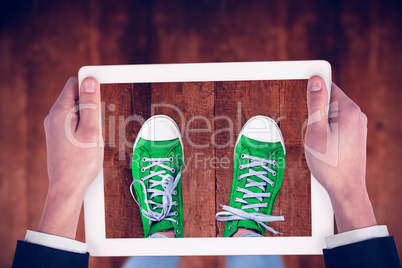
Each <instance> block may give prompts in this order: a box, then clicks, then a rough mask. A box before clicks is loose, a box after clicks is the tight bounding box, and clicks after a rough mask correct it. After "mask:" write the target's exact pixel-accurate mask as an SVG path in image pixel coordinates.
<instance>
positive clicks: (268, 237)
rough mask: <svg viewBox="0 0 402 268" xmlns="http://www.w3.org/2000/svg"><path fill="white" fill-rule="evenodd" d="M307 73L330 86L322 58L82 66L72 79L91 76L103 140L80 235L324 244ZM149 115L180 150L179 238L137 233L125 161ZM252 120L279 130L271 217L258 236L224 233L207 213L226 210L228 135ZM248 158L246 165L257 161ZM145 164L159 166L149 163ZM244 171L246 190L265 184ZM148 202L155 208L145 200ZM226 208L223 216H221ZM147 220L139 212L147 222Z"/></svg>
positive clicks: (209, 246) (251, 247)
mask: <svg viewBox="0 0 402 268" xmlns="http://www.w3.org/2000/svg"><path fill="white" fill-rule="evenodd" d="M313 75H319V76H321V77H322V78H323V79H324V81H325V83H326V86H327V88H328V90H330V88H331V87H330V86H331V66H330V64H329V63H328V62H326V61H282V62H241V63H200V64H151V65H112V66H85V67H82V68H81V69H80V70H79V74H78V77H79V84H81V82H82V80H83V79H84V78H86V77H94V78H95V79H96V80H97V81H98V82H99V84H100V92H101V109H100V115H101V116H100V121H101V126H102V127H101V131H102V135H103V139H104V145H105V148H104V152H105V157H104V163H103V168H102V170H101V171H100V173H99V174H98V176H97V177H96V179H95V180H94V181H93V183H92V184H91V185H90V186H89V188H88V190H87V192H86V195H85V200H84V213H85V239H86V243H87V245H88V251H89V252H90V254H91V255H92V256H172V255H180V256H184V255H267V254H270V255H286V254H292V255H293V254H322V249H323V248H325V247H326V246H325V240H324V238H325V237H326V236H330V235H333V233H334V217H333V211H332V207H331V203H330V200H329V197H328V194H327V192H326V191H325V189H324V188H323V187H322V186H321V185H320V184H319V183H318V182H317V181H316V179H315V178H314V177H313V176H312V175H311V173H310V171H309V169H308V167H307V164H306V159H305V155H304V146H303V134H304V131H305V126H306V122H307V121H306V120H307V101H306V90H307V81H308V79H309V78H310V77H311V76H313ZM329 95H330V94H328V96H329ZM150 118H152V119H154V118H159V119H160V120H161V118H162V119H166V122H167V121H169V122H171V123H172V124H170V123H167V124H170V126H172V125H175V129H176V130H174V131H176V132H175V133H176V134H177V136H180V142H181V146H182V150H183V152H184V154H183V155H182V165H181V174H180V176H179V177H180V178H179V180H180V181H179V183H180V185H181V191H180V192H181V193H180V194H181V197H182V202H180V203H182V204H179V205H180V206H181V209H182V211H181V212H180V217H181V221H182V228H181V229H180V230H181V232H180V236H183V237H178V238H148V237H147V238H144V236H146V234H147V233H148V234H149V230H146V229H144V227H143V224H142V218H141V217H142V216H141V214H142V213H144V212H143V211H141V210H140V207H139V205H138V204H137V202H136V200H135V199H141V197H140V196H137V195H141V194H140V193H138V192H134V191H130V190H133V189H131V188H132V187H133V186H132V184H133V181H135V180H136V179H137V180H138V179H139V178H135V176H137V175H133V174H139V173H138V170H136V169H138V167H136V165H135V164H134V163H136V162H135V161H141V160H135V159H134V158H135V157H134V156H135V155H136V154H135V153H133V147H135V145H136V144H137V143H136V140H137V142H138V139H137V137H139V136H141V135H142V134H143V133H142V134H140V130H141V127H142V126H143V125H144V124H147V123H146V122H150V121H149V120H150ZM253 118H254V119H256V118H257V119H259V118H260V119H261V118H266V120H269V122H271V123H272V122H273V123H272V125H276V126H277V131H278V132H279V133H280V134H281V135H282V137H281V138H282V143H283V147H284V148H283V149H284V153H285V152H286V154H284V156H283V157H284V159H286V161H285V163H286V164H285V165H284V172H283V174H282V175H280V176H281V179H282V183H281V184H280V188H278V190H279V192H278V193H277V194H275V198H276V200H274V201H273V202H271V201H269V202H271V203H270V204H271V208H270V209H271V211H270V214H271V215H272V216H273V217H274V216H275V217H274V218H275V219H277V220H275V221H272V222H268V223H266V225H267V227H269V228H270V229H272V230H274V232H273V231H272V230H271V231H270V230H268V229H265V228H263V229H264V236H263V237H247V238H246V237H226V236H228V229H229V228H227V230H225V227H226V226H227V225H228V224H229V221H225V220H220V221H217V220H216V215H217V213H219V212H222V211H226V212H227V210H225V209H223V208H222V205H223V206H224V208H225V206H226V208H227V206H228V205H229V203H230V202H233V200H232V201H231V194H233V193H232V184H233V183H234V181H236V180H237V178H238V177H236V176H237V175H235V174H238V173H236V172H235V171H236V170H237V169H238V168H239V166H238V161H237V160H236V159H235V158H236V157H237V158H239V154H237V153H235V149H236V146H237V144H238V136H239V134H240V133H243V131H242V129H243V130H244V127H245V125H246V124H248V122H250V121H249V120H251V119H253ZM152 119H151V120H152ZM266 122H268V121H266ZM161 125H163V124H161ZM257 125H258V124H257ZM257 128H258V126H257ZM159 131H160V132H159ZM164 132H166V133H168V127H167V126H165V129H164V127H163V126H162V128H161V129H159V130H158V133H164ZM166 133H165V134H166ZM166 135H168V134H166ZM141 137H142V136H141ZM175 137H176V136H175ZM277 137H279V136H277ZM261 142H262V141H261ZM259 148H260V147H259ZM261 148H262V147H261ZM250 154H252V152H251V151H250ZM267 154H269V155H271V153H270V152H267ZM254 155H258V153H254ZM243 156H244V155H243V154H242V155H241V157H242V158H243ZM260 157H261V158H264V157H262V156H260ZM144 159H145V160H146V161H147V158H142V160H144ZM150 161H151V160H150ZM253 161H254V162H253V163H254V164H256V165H262V164H261V163H262V162H263V160H258V161H257V160H255V159H254V160H253ZM261 161H262V162H261ZM251 162H252V161H251V160H250V163H251ZM150 163H153V164H155V165H156V166H158V165H159V168H160V167H161V166H160V165H161V163H159V162H158V163H156V162H150ZM264 163H265V162H264ZM267 163H268V162H267ZM267 163H265V164H266V165H267V166H268V167H269V164H267ZM272 163H274V162H270V164H272ZM140 164H141V163H140ZM162 166H163V165H162ZM246 168H250V167H249V166H246ZM260 168H261V167H260ZM271 168H272V167H271ZM133 169H134V170H133ZM250 169H251V168H250ZM150 170H152V167H151V169H150ZM261 170H262V169H260V170H259V171H261ZM266 170H268V171H269V170H270V169H269V168H266ZM144 171H145V169H144ZM257 171H258V170H257ZM154 172H155V171H154ZM166 172H167V171H166ZM267 173H268V172H266V174H267ZM147 174H151V173H147ZM166 174H167V173H166ZM247 174H248V176H249V177H246V179H247V180H249V179H250V178H252V177H253V176H254V177H255V178H254V179H255V181H254V182H252V183H254V184H253V185H251V186H254V188H258V187H260V188H261V187H263V188H264V187H269V185H268V184H264V182H263V181H261V180H260V181H259V180H258V179H256V178H257V177H258V176H257V175H250V174H249V173H247ZM247 174H246V175H247ZM272 174H273V173H272ZM173 176H174V178H177V176H178V172H177V171H175V173H174V175H173V173H172V176H171V177H172V178H173ZM250 176H251V177H250ZM266 176H268V175H266ZM259 178H261V177H259ZM142 179H143V178H142ZM145 179H148V178H145ZM239 180H240V177H239ZM267 181H268V182H269V180H267ZM247 183H250V181H247ZM255 183H257V184H255ZM258 183H259V184H258ZM261 183H262V184H261ZM264 185H265V186H264ZM249 186H250V185H249ZM144 187H145V186H144ZM160 187H162V186H160ZM163 187H165V186H163ZM166 187H167V186H166ZM245 188H247V186H245ZM163 189H165V188H163ZM241 189H243V188H241ZM250 189H251V188H250ZM243 190H244V189H243ZM246 190H247V189H246ZM257 191H258V190H257ZM171 193H173V191H172V192H171ZM170 196H172V195H170ZM243 197H244V196H243ZM265 197H266V196H265ZM265 197H263V198H261V200H265V199H264V198H265ZM148 198H150V199H152V198H153V197H151V196H150V195H148ZM169 198H170V197H169ZM232 198H233V197H232ZM251 199H252V198H250V197H248V199H246V197H244V199H242V200H240V202H243V203H244V202H246V203H244V204H246V205H247V204H254V203H256V202H251V201H250V200H251ZM254 199H255V200H254V201H256V200H258V198H257V199H256V198H254ZM271 199H272V198H271ZM171 200H173V199H171ZM237 201H239V199H236V202H237ZM164 202H165V201H164ZM248 202H249V203H248ZM171 203H172V202H171ZM257 203H258V202H257ZM164 204H165V203H164ZM173 204H174V201H173ZM244 204H242V206H243V205H244ZM251 207H252V208H254V207H255V205H254V207H253V206H251ZM171 208H172V206H170V207H169V209H171ZM151 209H157V208H155V205H151ZM259 209H260V208H256V209H255V211H256V212H258V211H259ZM159 211H161V209H159ZM172 211H173V210H172ZM248 211H249V210H248ZM250 213H251V212H250ZM172 214H174V213H172ZM220 215H222V213H221V214H220ZM225 215H226V216H225ZM228 215H229V214H223V216H221V219H222V218H223V219H225V217H229V216H228ZM247 215H249V214H247ZM165 216H166V215H165ZM276 216H277V217H276ZM166 217H167V216H166ZM226 219H227V218H226ZM249 221H251V220H249ZM156 222H158V220H155V219H153V220H152V221H151V220H149V224H150V225H152V224H154V223H155V224H156ZM239 226H240V225H239ZM260 227H261V225H260ZM147 228H148V227H147ZM230 228H231V227H230ZM144 230H145V231H144ZM151 230H152V229H151ZM174 230H176V229H174ZM245 230H248V229H245ZM229 233H230V232H229Z"/></svg>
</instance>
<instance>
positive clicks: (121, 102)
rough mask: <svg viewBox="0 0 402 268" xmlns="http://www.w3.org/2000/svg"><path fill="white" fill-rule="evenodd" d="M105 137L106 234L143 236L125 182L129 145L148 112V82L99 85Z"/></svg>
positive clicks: (129, 177)
mask: <svg viewBox="0 0 402 268" xmlns="http://www.w3.org/2000/svg"><path fill="white" fill-rule="evenodd" d="M101 99H102V106H103V107H102V108H103V111H104V112H103V113H102V117H103V118H102V119H103V122H104V124H103V126H104V127H103V129H102V131H103V134H104V137H105V139H104V141H105V157H104V169H103V170H104V191H105V216H106V237H107V238H132V237H143V236H144V233H143V229H142V223H141V216H140V212H139V208H138V206H137V204H136V203H135V202H134V200H133V198H132V196H131V194H130V191H129V186H130V184H131V183H132V181H133V178H132V174H131V156H132V147H133V143H134V140H135V138H136V134H137V133H138V131H139V130H140V128H141V125H142V123H144V121H145V119H146V118H148V117H149V115H150V106H151V85H150V84H135V85H133V84H104V85H102V86H101Z"/></svg>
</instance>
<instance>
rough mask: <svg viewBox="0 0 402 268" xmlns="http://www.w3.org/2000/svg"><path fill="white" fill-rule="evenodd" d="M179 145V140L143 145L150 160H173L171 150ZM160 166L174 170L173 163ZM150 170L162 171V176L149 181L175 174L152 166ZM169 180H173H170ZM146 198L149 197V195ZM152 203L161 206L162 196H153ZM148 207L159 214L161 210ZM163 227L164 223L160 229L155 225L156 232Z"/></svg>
mask: <svg viewBox="0 0 402 268" xmlns="http://www.w3.org/2000/svg"><path fill="white" fill-rule="evenodd" d="M179 143H180V140H179V139H175V140H170V141H147V142H146V144H144V145H145V146H144V147H146V149H147V151H148V153H149V158H151V159H152V158H169V157H173V158H175V153H174V150H172V148H174V146H176V145H177V144H179ZM162 165H164V166H168V167H173V168H175V169H176V166H175V165H176V163H175V161H174V162H170V161H166V162H163V163H162ZM150 170H151V171H153V172H158V171H164V173H163V174H161V175H159V176H154V177H152V178H150V179H149V180H153V181H162V179H163V177H164V176H166V175H168V174H170V175H171V176H173V177H175V176H176V174H177V170H176V171H175V173H173V174H172V173H170V171H169V170H167V169H164V168H162V167H160V166H154V167H152V168H151V169H150ZM170 179H172V180H174V178H170ZM149 180H148V185H150V184H151V182H149ZM165 187H166V185H165ZM153 189H156V190H160V191H164V190H165V189H164V188H163V187H162V185H158V186H156V187H153ZM148 197H150V195H149V196H148ZM152 201H153V202H155V203H158V204H162V201H163V196H155V197H154V198H152ZM150 207H151V208H152V210H153V211H155V212H157V213H160V212H161V211H162V209H161V208H158V209H155V210H154V209H153V208H154V207H155V205H151V204H150ZM162 222H167V223H168V226H172V224H171V223H170V221H161V222H159V223H162ZM165 225H166V223H165V224H162V227H160V224H157V226H159V227H157V229H158V230H157V231H156V232H158V231H160V230H159V228H162V229H163V228H165V227H166V226H165ZM151 229H152V227H151Z"/></svg>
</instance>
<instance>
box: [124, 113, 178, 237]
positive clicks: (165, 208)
mask: <svg viewBox="0 0 402 268" xmlns="http://www.w3.org/2000/svg"><path fill="white" fill-rule="evenodd" d="M153 119H155V118H151V119H150V120H153ZM156 120H164V123H167V122H168V121H167V120H171V121H172V122H173V120H172V119H170V118H168V117H165V116H157V117H156ZM147 122H148V121H147ZM147 122H146V123H144V126H145V127H147V125H146V124H147ZM173 123H174V122H173ZM156 125H158V123H157V124H156ZM159 125H160V124H159ZM144 126H143V128H144ZM175 127H177V126H176V125H175ZM152 131H155V130H152ZM156 131H158V133H161V132H162V133H163V131H169V130H167V129H156ZM160 131H161V132H160ZM141 132H142V131H140V133H141ZM159 135H161V134H159ZM162 135H163V134H162ZM142 136H144V135H142ZM149 136H150V137H148V138H149V139H152V137H151V136H152V135H149ZM149 139H144V138H143V137H139V138H138V139H137V141H136V144H135V145H134V150H133V159H132V175H133V183H132V187H131V186H130V191H131V194H132V195H133V198H134V200H136V202H137V204H138V205H139V207H140V210H141V220H142V225H143V228H144V237H148V236H149V235H152V234H153V233H155V232H160V231H168V230H172V229H173V230H174V232H175V236H176V237H183V236H184V233H183V206H182V204H183V202H182V188H181V173H182V167H183V146H182V142H181V139H180V138H176V139H171V140H149ZM133 188H134V191H135V196H134V194H133V191H132V189H133Z"/></svg>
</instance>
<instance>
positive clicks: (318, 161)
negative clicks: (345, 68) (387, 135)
mask: <svg viewBox="0 0 402 268" xmlns="http://www.w3.org/2000/svg"><path fill="white" fill-rule="evenodd" d="M327 100H328V91H327V88H326V85H325V83H324V81H323V79H322V78H321V77H318V76H313V77H311V78H310V80H309V82H308V89H307V106H308V114H309V119H308V126H307V130H306V136H305V151H306V160H307V165H308V167H309V168H310V171H311V173H312V174H313V175H314V177H315V178H316V179H317V180H318V181H319V182H320V183H321V185H322V186H324V188H325V189H326V190H327V192H328V194H329V196H330V199H331V203H332V206H333V208H334V214H335V220H336V224H337V227H338V232H339V233H341V232H345V231H350V230H354V229H359V228H364V227H369V226H373V225H376V224H377V223H376V219H375V216H374V212H373V209H372V205H371V202H370V200H369V197H368V193H367V189H366V140H367V117H366V115H365V114H364V113H362V112H361V110H360V108H359V106H358V105H357V104H356V103H354V102H353V101H352V100H351V99H349V98H348V96H346V95H345V93H343V92H342V90H341V89H340V88H338V87H337V86H336V85H335V84H332V88H331V99H330V105H329V112H328V117H327V111H328V106H327Z"/></svg>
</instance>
